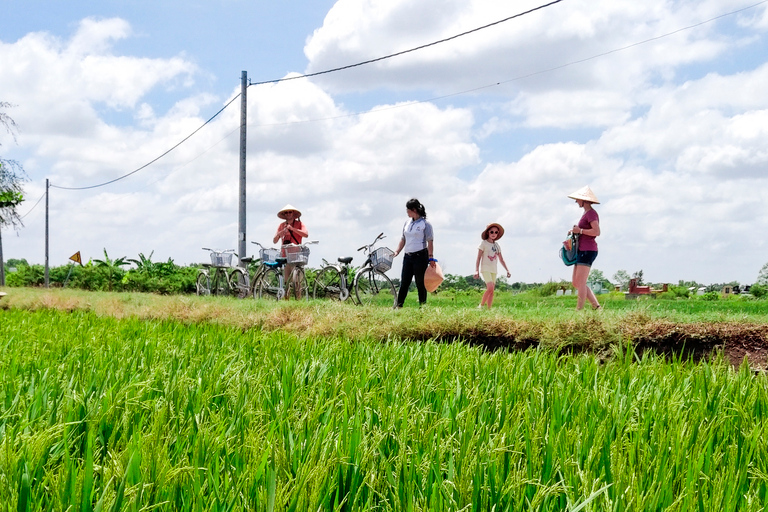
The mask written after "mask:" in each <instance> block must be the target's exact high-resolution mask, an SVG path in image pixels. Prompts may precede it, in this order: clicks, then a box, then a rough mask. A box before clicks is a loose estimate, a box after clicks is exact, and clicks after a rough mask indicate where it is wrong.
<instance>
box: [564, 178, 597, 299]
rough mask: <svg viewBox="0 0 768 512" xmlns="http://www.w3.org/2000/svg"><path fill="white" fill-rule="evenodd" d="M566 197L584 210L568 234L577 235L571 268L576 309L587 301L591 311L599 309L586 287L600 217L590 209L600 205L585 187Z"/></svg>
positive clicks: (595, 254) (594, 255)
mask: <svg viewBox="0 0 768 512" xmlns="http://www.w3.org/2000/svg"><path fill="white" fill-rule="evenodd" d="M568 197H570V198H571V199H573V200H575V201H576V204H578V205H579V207H581V208H583V209H584V214H583V215H582V216H581V219H580V220H579V223H578V224H576V225H574V226H573V229H571V230H570V231H569V234H571V233H574V234H577V235H579V252H578V256H577V259H576V264H575V265H574V266H573V278H572V281H571V282H572V283H573V287H574V288H576V291H577V293H578V299H577V301H576V309H583V308H584V304H585V303H586V302H587V301H589V303H590V304H592V308H593V309H600V307H601V306H600V303H599V302H597V297H595V294H594V292H593V291H592V290H591V289H590V288H589V286H587V278H589V271H590V270H591V269H592V262H594V261H595V258H597V241H595V238H596V237H597V236H599V235H600V217H599V216H598V215H597V212H596V211H595V210H594V208H592V205H593V204H600V201H598V200H597V196H595V193H594V192H592V190H591V189H590V188H589V187H588V186H586V187H583V188H580V189H579V190H577V191H576V192H573V193H572V194H569V195H568Z"/></svg>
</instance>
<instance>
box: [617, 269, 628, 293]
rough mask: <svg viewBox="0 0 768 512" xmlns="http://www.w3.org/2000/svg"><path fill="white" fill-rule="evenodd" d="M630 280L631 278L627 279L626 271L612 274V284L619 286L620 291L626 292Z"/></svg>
mask: <svg viewBox="0 0 768 512" xmlns="http://www.w3.org/2000/svg"><path fill="white" fill-rule="evenodd" d="M630 279H631V277H629V274H628V273H627V271H626V270H619V271H617V272H616V273H615V274H613V282H614V283H616V284H618V285H619V286H621V290H622V291H627V290H628V289H629V280H630Z"/></svg>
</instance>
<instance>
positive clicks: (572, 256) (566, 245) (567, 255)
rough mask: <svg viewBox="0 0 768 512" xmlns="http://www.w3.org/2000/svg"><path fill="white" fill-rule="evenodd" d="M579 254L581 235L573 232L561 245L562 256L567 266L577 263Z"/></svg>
mask: <svg viewBox="0 0 768 512" xmlns="http://www.w3.org/2000/svg"><path fill="white" fill-rule="evenodd" d="M578 255H579V235H576V234H573V233H571V234H570V235H568V238H566V239H565V241H564V242H563V246H562V247H560V258H561V259H562V260H563V263H565V265H566V266H567V267H570V266H571V265H573V264H575V263H576V260H577V259H578Z"/></svg>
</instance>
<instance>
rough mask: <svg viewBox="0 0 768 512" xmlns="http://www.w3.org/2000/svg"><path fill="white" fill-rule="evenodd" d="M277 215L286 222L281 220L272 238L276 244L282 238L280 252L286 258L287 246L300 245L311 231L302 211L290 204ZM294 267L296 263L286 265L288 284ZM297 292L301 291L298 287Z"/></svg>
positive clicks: (285, 276) (286, 296)
mask: <svg viewBox="0 0 768 512" xmlns="http://www.w3.org/2000/svg"><path fill="white" fill-rule="evenodd" d="M277 216H278V217H279V218H281V219H283V221H284V222H281V223H280V225H279V226H277V232H276V233H275V237H274V238H273V239H272V243H275V244H276V243H277V241H278V240H282V248H281V250H280V254H281V256H282V257H283V258H285V246H286V245H289V244H295V245H300V244H301V239H302V238H306V237H308V236H309V231H307V226H306V225H305V224H304V223H303V222H301V212H300V211H299V210H297V209H296V208H294V207H293V206H291V205H290V204H287V205H285V206H283V209H282V210H280V211H279V212H277ZM293 267H294V265H286V266H285V269H284V271H285V275H284V278H285V282H286V284H287V283H288V276H290V275H291V271H293ZM297 293H299V291H298V289H297ZM285 298H286V299H288V294H287V293H286V294H285ZM296 298H297V299H299V298H301V297H298V296H297V297H296Z"/></svg>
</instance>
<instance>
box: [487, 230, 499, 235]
mask: <svg viewBox="0 0 768 512" xmlns="http://www.w3.org/2000/svg"><path fill="white" fill-rule="evenodd" d="M488 233H490V234H492V235H493V234H499V231H498V230H497V229H492V230H491V231H489V232H488Z"/></svg>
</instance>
